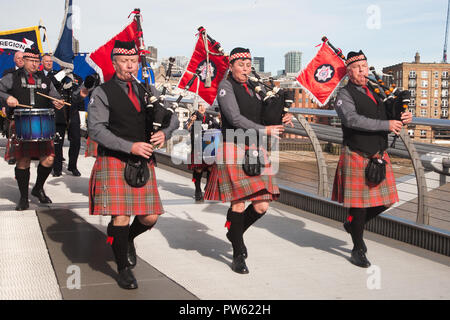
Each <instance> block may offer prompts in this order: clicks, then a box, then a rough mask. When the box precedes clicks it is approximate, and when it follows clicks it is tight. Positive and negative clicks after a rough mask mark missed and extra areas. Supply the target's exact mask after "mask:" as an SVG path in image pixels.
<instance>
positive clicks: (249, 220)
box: [244, 204, 266, 232]
mask: <svg viewBox="0 0 450 320" xmlns="http://www.w3.org/2000/svg"><path fill="white" fill-rule="evenodd" d="M265 214H266V213H265V212H264V213H258V212H256V210H255V208H254V207H253V204H250V205H249V206H248V207H247V209H245V211H244V232H245V231H247V229H248V228H249V227H250V226H251V225H252V224H254V223H255V222H256V221H257V220H258V219H260V218H261V217H262V216H263V215H265Z"/></svg>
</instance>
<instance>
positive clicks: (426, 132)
mask: <svg viewBox="0 0 450 320" xmlns="http://www.w3.org/2000/svg"><path fill="white" fill-rule="evenodd" d="M449 72H450V65H449V64H448V63H426V62H420V55H419V53H418V52H417V53H416V55H415V57H414V61H413V62H402V63H399V64H396V65H393V66H389V67H385V68H383V74H384V75H383V79H384V81H385V83H386V84H387V85H391V84H392V83H394V84H395V85H396V86H397V87H399V88H404V89H408V90H409V91H410V92H411V102H410V103H409V110H410V111H411V112H412V113H413V115H414V116H415V117H424V118H435V119H448V93H449V92H448V91H449V90H448V88H449V80H450V79H449ZM408 130H409V132H410V135H411V136H412V137H414V140H420V141H422V142H430V143H434V142H436V143H439V142H443V141H442V140H449V139H450V131H449V130H439V129H435V130H431V129H430V127H427V126H409V127H408Z"/></svg>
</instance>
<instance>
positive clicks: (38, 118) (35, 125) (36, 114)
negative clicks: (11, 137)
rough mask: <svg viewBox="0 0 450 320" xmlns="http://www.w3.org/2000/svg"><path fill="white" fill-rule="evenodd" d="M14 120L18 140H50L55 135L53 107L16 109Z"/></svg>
mask: <svg viewBox="0 0 450 320" xmlns="http://www.w3.org/2000/svg"><path fill="white" fill-rule="evenodd" d="M14 120H15V122H16V139H17V140H18V141H50V140H53V138H54V137H55V110H53V109H16V110H14Z"/></svg>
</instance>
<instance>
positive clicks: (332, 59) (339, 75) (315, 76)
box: [297, 42, 346, 107]
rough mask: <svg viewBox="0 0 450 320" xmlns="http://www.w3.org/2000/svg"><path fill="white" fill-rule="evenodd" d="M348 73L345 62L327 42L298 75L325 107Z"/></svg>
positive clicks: (298, 78)
mask: <svg viewBox="0 0 450 320" xmlns="http://www.w3.org/2000/svg"><path fill="white" fill-rule="evenodd" d="M345 75H346V68H345V63H344V61H342V59H341V58H339V57H338V56H337V55H336V53H334V51H333V50H332V49H331V48H330V47H329V46H328V44H326V43H325V42H324V43H323V44H322V47H321V48H320V50H319V52H317V54H316V56H315V57H314V58H313V59H312V60H311V62H310V63H309V64H308V66H307V67H306V68H305V69H303V70H302V71H301V72H300V74H299V75H298V77H297V81H298V82H299V83H300V86H301V87H302V89H304V90H305V91H306V92H307V93H308V94H309V95H310V96H311V98H312V100H313V101H314V102H316V103H317V104H318V105H319V106H321V107H323V106H324V105H326V104H327V103H328V100H330V97H331V95H332V94H333V92H334V91H335V90H336V88H337V87H338V85H339V83H340V82H341V80H342V79H343V78H344V77H345Z"/></svg>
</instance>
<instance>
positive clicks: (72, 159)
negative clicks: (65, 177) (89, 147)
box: [67, 111, 81, 169]
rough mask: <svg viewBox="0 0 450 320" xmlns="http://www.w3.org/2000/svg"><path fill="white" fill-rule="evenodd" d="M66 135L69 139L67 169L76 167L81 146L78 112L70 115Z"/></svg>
mask: <svg viewBox="0 0 450 320" xmlns="http://www.w3.org/2000/svg"><path fill="white" fill-rule="evenodd" d="M67 136H68V138H69V141H70V146H69V163H68V164H67V168H68V169H77V161H78V155H79V154H80V147H81V132H80V114H79V113H78V111H77V112H76V113H75V114H74V115H71V117H70V122H69V128H68V132H67Z"/></svg>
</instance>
